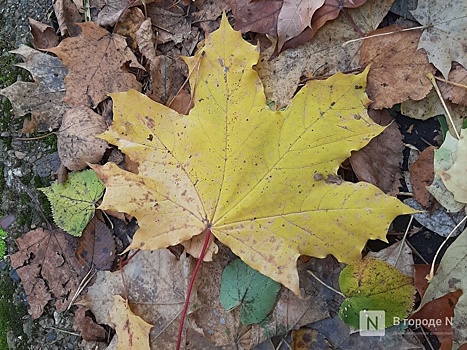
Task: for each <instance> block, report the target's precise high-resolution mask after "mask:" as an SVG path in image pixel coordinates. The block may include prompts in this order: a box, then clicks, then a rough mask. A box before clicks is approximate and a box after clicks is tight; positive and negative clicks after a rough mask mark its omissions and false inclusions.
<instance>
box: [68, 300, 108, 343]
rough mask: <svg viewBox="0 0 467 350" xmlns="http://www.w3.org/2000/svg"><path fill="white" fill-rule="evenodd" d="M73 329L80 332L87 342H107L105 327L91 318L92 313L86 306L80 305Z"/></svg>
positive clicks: (76, 312)
mask: <svg viewBox="0 0 467 350" xmlns="http://www.w3.org/2000/svg"><path fill="white" fill-rule="evenodd" d="M73 328H74V329H76V330H78V331H79V332H80V334H81V337H83V339H84V340H86V341H100V342H103V341H106V332H105V329H104V327H102V326H100V325H98V324H97V323H96V322H94V320H93V319H92V317H91V313H90V312H89V311H88V310H87V308H85V307H84V306H81V305H79V306H78V309H77V310H76V311H75V316H74V317H73Z"/></svg>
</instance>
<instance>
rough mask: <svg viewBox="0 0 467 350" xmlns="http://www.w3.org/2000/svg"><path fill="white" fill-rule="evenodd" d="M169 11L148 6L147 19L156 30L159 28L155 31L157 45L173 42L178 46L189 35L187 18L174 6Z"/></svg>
mask: <svg viewBox="0 0 467 350" xmlns="http://www.w3.org/2000/svg"><path fill="white" fill-rule="evenodd" d="M155 5H156V4H155ZM170 10H171V11H168V10H166V9H164V8H161V7H158V6H148V14H147V15H148V17H149V18H151V22H152V23H154V24H156V26H157V27H156V28H157V29H158V28H160V30H157V36H156V39H157V43H166V42H169V41H173V42H174V44H180V43H181V42H183V40H185V39H186V38H187V37H188V36H189V35H190V34H191V25H190V23H189V22H188V20H189V18H188V17H187V16H186V14H185V13H184V11H183V10H182V9H181V8H178V7H176V6H172V7H171V9H170Z"/></svg>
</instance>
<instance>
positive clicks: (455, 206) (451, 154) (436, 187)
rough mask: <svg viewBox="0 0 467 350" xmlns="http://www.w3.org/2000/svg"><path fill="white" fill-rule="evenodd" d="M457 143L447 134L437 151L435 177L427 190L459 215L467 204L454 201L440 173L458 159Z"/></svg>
mask: <svg viewBox="0 0 467 350" xmlns="http://www.w3.org/2000/svg"><path fill="white" fill-rule="evenodd" d="M457 143H458V140H457V139H456V138H454V137H453V136H452V135H451V133H450V132H447V133H446V136H445V138H444V142H443V144H442V145H441V146H440V147H439V149H437V150H435V157H434V161H433V164H434V171H435V177H434V179H433V182H432V183H431V185H430V186H428V187H427V188H426V189H427V191H428V192H430V193H431V194H432V196H433V197H434V198H435V199H436V200H437V201H438V203H439V204H441V205H442V206H443V207H445V208H446V210H447V211H448V212H451V213H457V212H458V211H460V210H461V209H462V208H463V207H464V206H465V204H464V203H460V202H457V201H456V200H455V199H454V195H453V194H452V193H451V192H450V191H449V190H448V189H447V188H446V186H445V185H444V183H443V181H442V180H441V177H440V176H439V172H441V171H445V170H448V169H450V168H451V167H452V164H453V163H454V159H455V158H456V153H457Z"/></svg>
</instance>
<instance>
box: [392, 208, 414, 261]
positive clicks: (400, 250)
mask: <svg viewBox="0 0 467 350" xmlns="http://www.w3.org/2000/svg"><path fill="white" fill-rule="evenodd" d="M412 221H413V215H410V220H409V223H408V224H407V228H406V229H405V233H404V237H402V241H401V247H400V249H399V253H397V259H396V263H395V264H394V267H396V266H397V262H398V261H399V257H400V256H401V253H402V248H403V247H404V243H405V239H406V238H407V234H408V233H409V229H410V226H412Z"/></svg>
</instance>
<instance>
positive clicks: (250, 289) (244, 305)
mask: <svg viewBox="0 0 467 350" xmlns="http://www.w3.org/2000/svg"><path fill="white" fill-rule="evenodd" d="M280 287H281V285H280V284H279V283H277V282H275V281H273V280H272V279H270V278H269V277H266V276H264V275H263V274H261V273H259V272H258V271H256V270H254V269H252V268H251V267H249V266H248V265H247V264H245V263H244V262H243V261H242V260H240V259H237V260H234V261H233V262H231V263H230V264H229V265H227V266H226V268H225V269H224V272H223V273H222V281H221V292H220V302H221V305H222V306H223V307H224V309H226V310H227V311H230V310H232V309H234V308H235V307H237V306H239V305H241V310H240V322H241V323H242V324H243V325H245V326H247V325H249V324H253V323H260V322H261V321H263V320H264V319H265V318H266V316H267V315H268V314H269V312H271V310H272V309H273V308H274V304H275V302H276V297H277V293H278V292H279V289H280Z"/></svg>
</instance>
